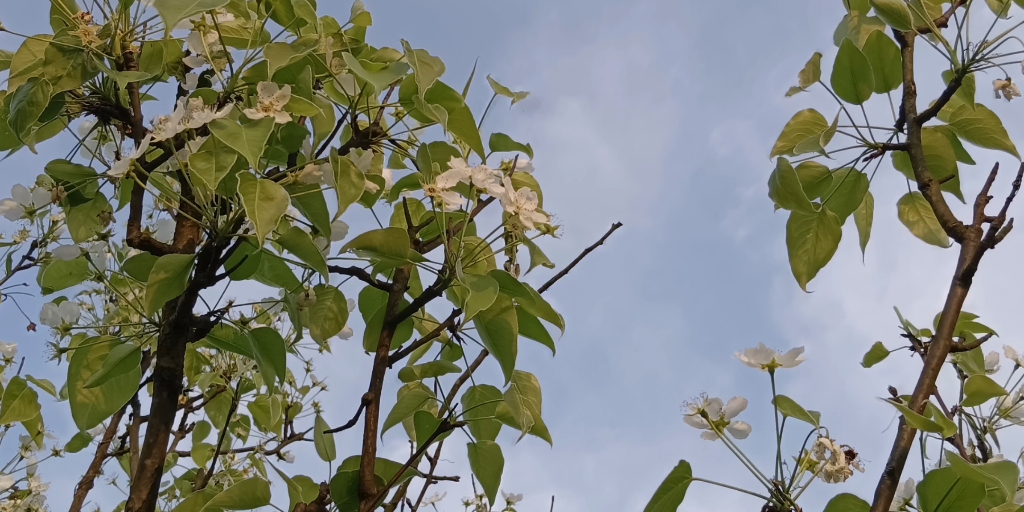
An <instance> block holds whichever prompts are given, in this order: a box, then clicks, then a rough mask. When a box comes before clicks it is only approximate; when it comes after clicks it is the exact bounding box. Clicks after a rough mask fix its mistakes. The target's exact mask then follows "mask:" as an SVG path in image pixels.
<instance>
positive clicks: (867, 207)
mask: <svg viewBox="0 0 1024 512" xmlns="http://www.w3.org/2000/svg"><path fill="white" fill-rule="evenodd" d="M874 218H875V196H873V195H871V191H870V190H868V191H867V192H865V193H864V199H863V200H862V201H861V202H860V206H858V207H857V209H856V210H854V211H853V222H854V224H856V225H857V235H858V237H859V239H860V254H861V258H863V257H864V254H865V252H866V251H867V248H868V241H869V240H870V239H871V224H872V222H874Z"/></svg>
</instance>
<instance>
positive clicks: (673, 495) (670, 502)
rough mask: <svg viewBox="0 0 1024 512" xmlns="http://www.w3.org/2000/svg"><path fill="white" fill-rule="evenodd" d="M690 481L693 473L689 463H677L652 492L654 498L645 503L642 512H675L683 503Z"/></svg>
mask: <svg viewBox="0 0 1024 512" xmlns="http://www.w3.org/2000/svg"><path fill="white" fill-rule="evenodd" d="M692 481H693V471H692V470H691V469H690V463H689V462H686V461H685V460H681V461H679V463H678V464H676V467H674V468H672V471H671V472H669V474H668V476H666V477H665V479H664V480H662V482H661V485H659V486H658V489H657V490H656V491H654V496H652V497H651V501H649V502H647V506H646V507H644V512H675V511H676V510H677V509H679V505H681V504H682V503H683V498H685V497H686V490H687V489H688V488H689V487H690V482H692Z"/></svg>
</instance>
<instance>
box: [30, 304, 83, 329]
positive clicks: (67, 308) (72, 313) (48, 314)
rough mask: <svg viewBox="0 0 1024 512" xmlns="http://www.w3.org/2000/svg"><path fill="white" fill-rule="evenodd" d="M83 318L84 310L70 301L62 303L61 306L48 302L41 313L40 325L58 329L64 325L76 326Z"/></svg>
mask: <svg viewBox="0 0 1024 512" xmlns="http://www.w3.org/2000/svg"><path fill="white" fill-rule="evenodd" d="M81 316H82V308H80V307H79V306H78V304H75V303H74V302H71V301H70V300H66V301H64V302H61V303H60V305H57V304H54V303H52V302H47V303H46V304H43V309H42V311H40V312H39V323H41V324H43V325H46V326H49V327H53V328H57V327H60V326H61V325H64V324H74V323H75V322H77V321H78V319H79V318H80V317H81Z"/></svg>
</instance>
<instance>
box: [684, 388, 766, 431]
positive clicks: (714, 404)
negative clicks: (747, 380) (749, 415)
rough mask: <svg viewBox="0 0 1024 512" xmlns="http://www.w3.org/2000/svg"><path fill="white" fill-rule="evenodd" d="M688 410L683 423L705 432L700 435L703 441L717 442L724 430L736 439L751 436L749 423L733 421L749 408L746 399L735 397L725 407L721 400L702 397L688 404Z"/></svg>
mask: <svg viewBox="0 0 1024 512" xmlns="http://www.w3.org/2000/svg"><path fill="white" fill-rule="evenodd" d="M687 408H688V411H687V413H686V415H685V416H683V421H684V422H685V423H686V424H687V425H689V426H691V427H693V428H696V429H700V430H704V431H705V432H702V433H701V435H700V437H701V438H702V439H707V440H709V441H715V440H717V439H718V436H719V433H720V432H722V431H723V430H725V431H726V432H728V433H729V434H731V435H732V436H733V437H735V438H736V439H746V437H747V436H749V435H750V431H751V428H750V425H749V424H748V423H746V422H743V421H732V420H733V418H735V417H736V416H737V415H738V414H739V413H741V412H743V410H744V409H746V408H747V399H746V398H743V397H739V396H734V397H732V398H730V399H729V403H727V404H724V405H723V404H722V399H721V398H717V397H716V398H708V397H707V395H702V396H701V397H700V398H698V399H697V400H696V401H695V402H693V403H690V404H687Z"/></svg>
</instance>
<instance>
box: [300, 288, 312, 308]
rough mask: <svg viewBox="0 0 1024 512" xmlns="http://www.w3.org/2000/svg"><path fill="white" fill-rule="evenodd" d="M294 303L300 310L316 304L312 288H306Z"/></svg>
mask: <svg viewBox="0 0 1024 512" xmlns="http://www.w3.org/2000/svg"><path fill="white" fill-rule="evenodd" d="M295 303H296V304H297V305H298V306H299V307H300V308H308V307H312V306H313V304H316V292H314V291H313V289H312V288H306V289H305V290H303V291H302V293H300V294H299V296H298V297H297V298H296V299H295Z"/></svg>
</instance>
